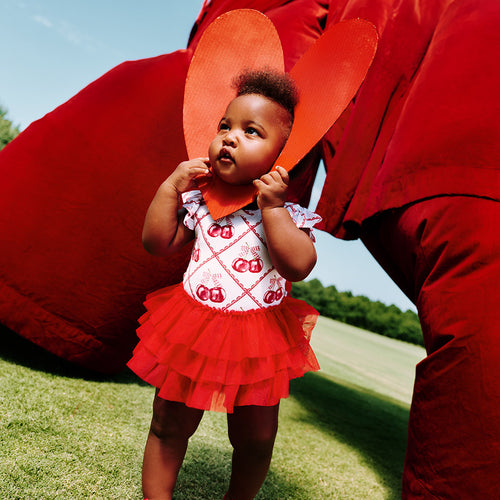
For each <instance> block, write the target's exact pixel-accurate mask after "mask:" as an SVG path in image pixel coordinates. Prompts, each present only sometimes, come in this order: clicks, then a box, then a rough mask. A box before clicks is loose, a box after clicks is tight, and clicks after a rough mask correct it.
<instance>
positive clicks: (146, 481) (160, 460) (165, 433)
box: [142, 394, 203, 500]
mask: <svg viewBox="0 0 500 500" xmlns="http://www.w3.org/2000/svg"><path fill="white" fill-rule="evenodd" d="M202 416H203V410H197V409H194V408H188V407H187V406H186V405H184V404H183V403H177V402H173V401H166V400H164V399H162V398H160V397H158V394H156V395H155V399H154V402H153V419H152V421H151V428H150V430H149V435H148V439H147V442H146V449H145V450H144V461H143V466H142V489H143V492H144V496H145V497H146V498H148V499H149V500H155V499H161V500H170V499H171V498H172V493H173V491H174V488H175V483H176V481H177V475H178V474H179V470H180V468H181V465H182V461H183V460H184V455H185V454H186V449H187V445H188V441H189V438H190V437H191V436H192V435H193V434H194V432H195V431H196V429H197V428H198V425H199V423H200V421H201V418H202Z"/></svg>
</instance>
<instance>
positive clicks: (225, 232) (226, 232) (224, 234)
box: [220, 226, 234, 240]
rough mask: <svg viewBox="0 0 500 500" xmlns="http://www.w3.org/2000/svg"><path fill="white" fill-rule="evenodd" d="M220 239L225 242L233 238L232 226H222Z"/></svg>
mask: <svg viewBox="0 0 500 500" xmlns="http://www.w3.org/2000/svg"><path fill="white" fill-rule="evenodd" d="M220 235H221V238H224V239H225V240H229V239H231V238H232V237H233V236H234V227H233V226H223V227H222V230H221V233H220Z"/></svg>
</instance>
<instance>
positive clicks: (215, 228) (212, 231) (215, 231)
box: [207, 223, 222, 238]
mask: <svg viewBox="0 0 500 500" xmlns="http://www.w3.org/2000/svg"><path fill="white" fill-rule="evenodd" d="M221 231H222V227H220V225H219V224H217V223H215V224H212V225H211V226H210V227H209V228H208V231H207V233H208V236H211V237H212V238H217V236H219V235H220V233H221Z"/></svg>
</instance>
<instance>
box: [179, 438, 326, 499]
mask: <svg viewBox="0 0 500 500" xmlns="http://www.w3.org/2000/svg"><path fill="white" fill-rule="evenodd" d="M230 475H231V451H230V450H229V447H228V451H221V450H220V449H219V448H213V449H212V448H210V447H209V446H207V445H203V446H198V447H191V448H190V450H189V452H188V457H187V459H186V461H185V462H184V464H183V466H182V469H181V472H180V474H179V479H178V482H177V486H176V489H175V493H174V499H175V500H207V499H211V500H212V499H213V500H222V497H223V496H224V494H225V493H226V491H227V488H228V486H229V477H230ZM256 498H257V499H259V500H271V499H272V500H277V499H282V500H285V499H292V498H293V499H306V498H310V496H309V495H308V494H307V491H306V490H305V489H304V488H303V486H302V485H301V484H298V483H296V482H294V481H291V480H290V478H287V477H283V476H280V475H278V474H276V473H274V472H273V470H272V469H271V470H270V471H269V473H268V475H267V477H266V481H265V483H264V485H263V487H262V490H261V491H260V492H259V493H258V495H257V497H256ZM325 498H326V497H325ZM318 500H319V499H318Z"/></svg>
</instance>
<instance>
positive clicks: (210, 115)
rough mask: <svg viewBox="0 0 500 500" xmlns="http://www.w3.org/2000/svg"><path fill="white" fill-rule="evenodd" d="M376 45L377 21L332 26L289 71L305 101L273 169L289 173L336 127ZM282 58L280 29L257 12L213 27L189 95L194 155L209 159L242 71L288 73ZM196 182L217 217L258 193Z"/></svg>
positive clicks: (187, 126) (187, 128) (237, 13)
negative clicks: (276, 166)
mask: <svg viewBox="0 0 500 500" xmlns="http://www.w3.org/2000/svg"><path fill="white" fill-rule="evenodd" d="M377 41H378V37H377V32H376V29H375V27H374V26H373V24H371V23H370V22H368V21H365V20H362V19H352V20H349V21H343V22H341V23H338V24H336V25H334V26H332V27H331V28H330V29H329V30H328V31H326V32H325V33H324V34H323V35H322V36H321V37H320V38H319V39H318V40H316V42H315V43H314V44H313V45H312V46H311V47H310V48H309V50H308V51H307V52H306V53H305V54H304V55H303V56H302V57H301V59H300V60H299V61H298V62H297V64H296V65H295V66H294V67H293V69H292V70H291V72H290V75H291V76H292V77H293V78H294V80H295V82H296V83H297V86H298V88H299V91H300V102H299V104H298V105H297V108H296V110H295V121H294V124H293V128H292V131H291V133H290V137H289V138H288V141H287V144H286V145H285V148H284V149H283V151H282V152H281V154H280V156H279V157H278V159H277V161H276V163H275V165H281V166H282V167H284V168H285V169H286V170H287V171H290V170H291V169H292V168H293V167H294V166H295V165H296V164H297V163H298V162H299V161H300V160H301V159H302V158H303V157H304V156H305V155H306V154H307V153H308V152H309V150H310V149H311V148H312V147H313V146H314V145H315V144H316V143H317V142H318V141H319V140H320V139H321V138H322V137H323V135H324V134H325V133H326V132H327V131H328V129H329V128H330V127H331V126H332V125H333V124H334V123H335V121H336V120H337V119H338V117H339V116H340V115H341V114H342V112H343V111H344V109H345V108H346V107H347V105H348V104H349V102H350V101H351V100H352V98H353V97H354V95H355V94H356V92H357V91H358V89H359V87H360V85H361V83H362V82H363V80H364V78H365V76H366V73H367V71H368V68H369V67H370V64H371V62H372V60H373V57H374V56H375V51H376V48H377ZM256 48H257V50H256ZM282 59H283V53H282V48H281V44H280V41H279V38H278V35H277V33H276V30H275V28H274V26H273V25H272V23H271V21H270V20H269V19H268V18H267V17H266V16H264V15H263V14H261V13H259V12H257V11H253V10H250V9H242V10H234V11H231V12H228V13H226V14H224V15H222V16H220V17H219V18H217V19H216V20H215V21H214V22H213V23H212V24H211V25H210V26H209V27H208V28H207V30H206V31H205V33H204V34H203V37H202V38H201V40H200V43H199V45H198V47H197V49H196V51H195V54H194V56H193V60H192V62H191V66H190V68H189V72H188V77H187V81H186V89H185V93H184V135H185V140H186V147H187V151H188V154H189V158H196V157H200V156H201V157H204V156H207V152H208V145H209V144H210V142H211V140H212V138H213V137H214V134H215V131H216V125H217V123H218V121H219V120H220V117H221V116H222V115H223V113H224V111H225V109H226V107H227V105H228V104H229V102H230V101H231V99H232V98H233V97H234V91H233V90H232V88H231V82H232V79H233V78H234V77H235V76H237V75H238V74H239V73H241V72H242V71H243V70H244V69H254V68H263V67H271V68H274V69H277V70H279V71H283V62H282ZM198 185H199V188H200V190H201V192H202V194H203V197H204V199H205V202H206V203H207V206H208V209H209V210H210V213H211V215H212V217H213V218H214V219H215V220H217V219H219V218H221V217H224V216H226V215H229V214H230V213H232V212H234V211H235V210H238V209H239V208H242V207H244V206H245V205H248V204H249V203H251V202H252V200H253V199H254V198H255V195H256V191H255V188H254V186H253V185H244V186H236V185H229V184H226V183H225V182H223V181H222V180H220V179H219V178H218V177H216V176H213V177H212V178H211V179H209V180H204V179H203V180H202V179H200V180H199V181H198Z"/></svg>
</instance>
